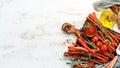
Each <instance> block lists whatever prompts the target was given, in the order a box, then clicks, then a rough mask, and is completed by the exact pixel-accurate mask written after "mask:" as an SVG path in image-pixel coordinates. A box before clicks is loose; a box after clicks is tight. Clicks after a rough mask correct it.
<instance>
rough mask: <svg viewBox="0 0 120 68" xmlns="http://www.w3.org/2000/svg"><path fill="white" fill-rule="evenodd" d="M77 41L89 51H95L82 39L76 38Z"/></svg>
mask: <svg viewBox="0 0 120 68" xmlns="http://www.w3.org/2000/svg"><path fill="white" fill-rule="evenodd" d="M78 42H79V43H81V45H82V46H83V47H84V48H86V49H87V50H88V51H89V52H91V53H96V52H95V51H94V50H92V49H91V48H89V47H88V45H87V44H86V43H85V42H84V41H83V40H82V39H80V38H79V39H78Z"/></svg>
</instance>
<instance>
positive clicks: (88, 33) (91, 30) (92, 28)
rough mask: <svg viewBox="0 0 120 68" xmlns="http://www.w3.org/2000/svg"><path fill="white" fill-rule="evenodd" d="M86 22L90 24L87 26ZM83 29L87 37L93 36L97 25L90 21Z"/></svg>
mask: <svg viewBox="0 0 120 68" xmlns="http://www.w3.org/2000/svg"><path fill="white" fill-rule="evenodd" d="M88 24H90V25H91V26H90V27H88V26H87V25H88ZM83 31H84V33H85V35H86V36H87V37H93V36H95V35H96V33H97V27H96V26H95V25H94V24H92V23H87V24H86V25H85V28H84V30H83Z"/></svg>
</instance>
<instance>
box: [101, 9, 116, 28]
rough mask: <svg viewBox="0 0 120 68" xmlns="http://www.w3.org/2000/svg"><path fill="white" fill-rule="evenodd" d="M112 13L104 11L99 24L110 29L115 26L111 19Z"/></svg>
mask: <svg viewBox="0 0 120 68" xmlns="http://www.w3.org/2000/svg"><path fill="white" fill-rule="evenodd" d="M113 15H114V13H113V12H112V10H110V9H106V10H104V11H103V12H102V13H101V15H100V22H101V23H102V25H103V26H105V27H107V28H110V27H112V26H113V25H114V24H115V21H114V20H113V19H112V16H113Z"/></svg>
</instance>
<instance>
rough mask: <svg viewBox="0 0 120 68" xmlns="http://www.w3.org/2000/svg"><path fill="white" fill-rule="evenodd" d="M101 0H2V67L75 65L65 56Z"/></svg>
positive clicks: (38, 67) (63, 67) (32, 67)
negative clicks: (68, 28)
mask: <svg viewBox="0 0 120 68" xmlns="http://www.w3.org/2000/svg"><path fill="white" fill-rule="evenodd" d="M95 1H97V0H0V68H71V67H70V66H69V65H67V64H66V62H67V61H68V60H65V59H64V57H63V52H64V51H67V46H68V43H67V42H66V40H67V39H71V40H69V41H73V42H74V41H75V38H76V37H75V36H74V35H68V34H65V33H64V32H63V31H62V30H61V25H62V24H63V23H64V22H69V23H71V24H73V25H75V27H76V28H79V29H80V28H81V27H82V25H83V23H84V21H85V19H86V16H87V15H88V14H89V13H91V12H93V11H95V10H94V9H93V2H95Z"/></svg>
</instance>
